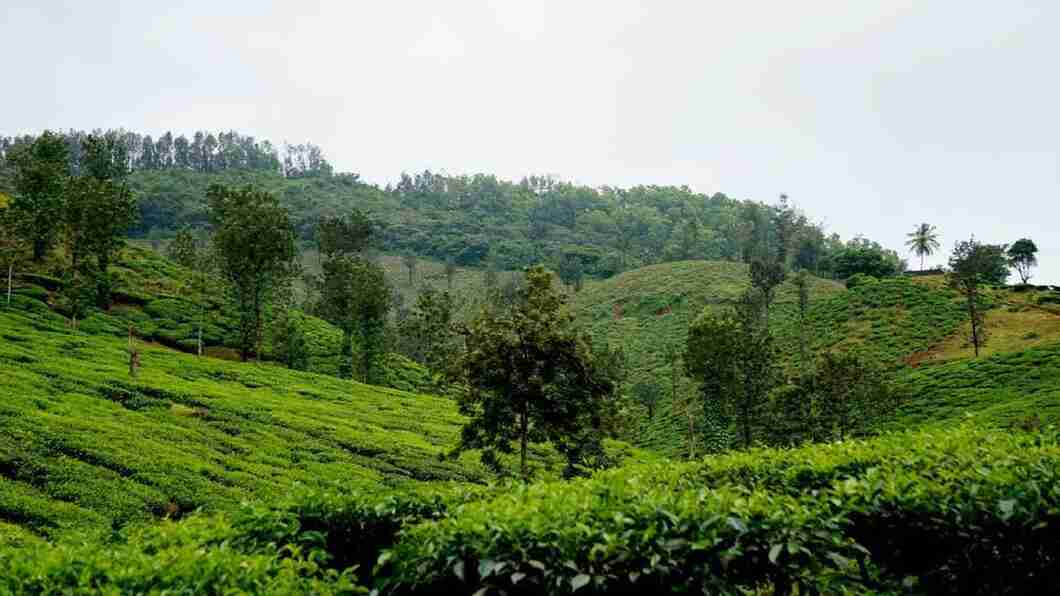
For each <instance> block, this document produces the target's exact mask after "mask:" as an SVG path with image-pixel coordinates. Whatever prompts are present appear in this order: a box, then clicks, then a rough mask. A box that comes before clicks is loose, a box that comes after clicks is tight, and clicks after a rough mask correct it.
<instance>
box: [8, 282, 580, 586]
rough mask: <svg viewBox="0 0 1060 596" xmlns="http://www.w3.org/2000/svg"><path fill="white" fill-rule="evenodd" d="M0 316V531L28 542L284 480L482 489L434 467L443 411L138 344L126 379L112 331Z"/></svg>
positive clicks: (215, 507) (460, 467)
mask: <svg viewBox="0 0 1060 596" xmlns="http://www.w3.org/2000/svg"><path fill="white" fill-rule="evenodd" d="M34 304H37V305H40V308H39V309H36V308H34V306H33V305H34ZM13 305H14V306H16V307H17V310H16V309H12V310H6V311H2V312H0V334H2V335H3V337H4V338H5V340H4V342H2V343H0V364H2V365H3V368H4V370H5V371H7V374H6V376H5V393H4V395H5V397H4V400H3V403H2V405H0V418H2V419H3V428H4V432H2V433H0V470H3V474H0V518H2V519H4V520H7V521H11V522H14V523H16V524H18V525H20V526H23V527H26V528H28V529H30V530H32V531H33V532H35V533H37V534H40V535H44V536H48V537H58V536H60V535H63V534H66V533H68V532H71V531H93V532H95V531H103V530H107V531H109V529H110V528H112V527H114V528H117V527H120V526H123V525H125V524H128V523H130V522H140V521H150V520H152V519H154V518H156V517H162V516H166V515H169V516H171V517H181V516H184V515H187V514H189V513H191V512H192V511H195V510H196V509H199V508H202V509H205V510H207V511H211V512H216V511H228V510H233V509H234V508H236V507H238V505H239V503H240V502H241V501H244V500H247V499H252V498H254V499H265V500H274V499H277V498H279V497H280V496H282V495H284V494H286V493H287V492H288V491H289V490H290V487H291V485H292V484H293V483H296V482H301V483H303V484H306V485H308V486H311V487H312V486H317V487H320V486H324V485H326V484H328V483H331V482H333V481H336V480H351V479H360V480H362V481H364V482H367V483H369V484H375V485H378V484H382V483H385V484H390V485H395V486H397V485H403V484H404V483H408V482H410V481H434V480H456V481H461V482H482V481H484V480H485V479H486V477H487V475H486V472H485V470H483V469H482V468H481V467H480V466H479V465H478V464H477V462H475V461H473V459H472V458H470V457H468V458H463V459H462V460H460V461H456V462H453V461H449V460H446V459H441V458H440V457H439V456H440V455H443V454H445V453H447V452H448V451H449V450H450V449H451V447H452V446H453V445H454V444H456V442H457V441H458V439H459V434H460V427H461V425H462V424H463V423H464V421H465V419H464V418H463V417H462V416H460V415H459V413H458V411H457V408H456V406H455V405H454V404H453V403H452V401H451V400H449V399H445V398H440V397H431V396H426V395H418V394H411V393H405V392H402V391H396V390H392V389H382V388H377V387H370V386H366V385H361V384H358V383H352V382H349V381H343V380H340V379H337V378H335V377H333V376H327V375H320V374H313V373H306V372H299V371H294V370H288V369H285V368H282V367H279V366H275V365H269V364H247V365H242V364H239V363H236V362H228V361H225V360H220V359H215V358H196V357H195V356H190V355H184V354H181V353H179V352H174V351H172V350H169V349H166V348H162V347H160V346H157V345H152V344H149V343H144V344H141V345H140V351H141V363H142V368H141V371H140V375H139V377H138V378H137V379H135V380H130V379H129V378H128V375H127V362H128V354H127V351H126V350H127V340H126V337H125V333H126V330H125V329H124V328H118V329H115V330H114V334H113V335H111V334H109V333H105V332H102V331H92V332H90V331H89V330H90V329H94V327H95V326H96V325H98V323H99V322H100V318H99V316H98V315H92V316H90V317H89V318H88V319H86V320H84V321H83V322H82V324H81V325H80V331H79V332H77V333H74V332H72V331H71V330H70V329H69V328H68V326H67V325H66V322H65V321H64V320H63V318H62V317H60V316H59V315H57V314H55V313H53V312H51V311H50V310H49V309H48V308H47V306H45V305H43V304H41V303H39V302H37V301H36V300H33V299H30V298H25V297H23V296H21V295H19V294H16V295H15V297H14V300H13ZM542 465H547V466H550V468H549V469H550V470H551V471H552V473H553V474H554V475H558V474H559V472H560V469H559V468H560V465H561V462H555V461H552V460H547V459H546V461H543V462H542ZM0 591H2V589H0Z"/></svg>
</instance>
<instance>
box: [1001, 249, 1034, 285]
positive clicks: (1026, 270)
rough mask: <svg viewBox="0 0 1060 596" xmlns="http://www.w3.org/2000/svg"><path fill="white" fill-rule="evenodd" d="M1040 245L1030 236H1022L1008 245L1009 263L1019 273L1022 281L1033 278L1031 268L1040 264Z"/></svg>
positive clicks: (1025, 281)
mask: <svg viewBox="0 0 1060 596" xmlns="http://www.w3.org/2000/svg"><path fill="white" fill-rule="evenodd" d="M1037 254H1038V247H1037V246H1035V244H1034V241H1033V240H1031V239H1030V238H1020V239H1019V240H1017V241H1016V242H1014V243H1013V244H1012V246H1010V247H1008V264H1009V266H1010V267H1012V268H1013V269H1015V270H1016V273H1019V276H1020V283H1023V284H1026V283H1027V282H1028V281H1030V279H1031V268H1033V267H1035V266H1036V265H1038V257H1037Z"/></svg>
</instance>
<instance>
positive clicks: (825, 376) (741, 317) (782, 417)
mask: <svg viewBox="0 0 1060 596" xmlns="http://www.w3.org/2000/svg"><path fill="white" fill-rule="evenodd" d="M855 250H860V249H859V248H857V247H855ZM788 252H789V251H788V250H787V247H785V246H784V245H783V244H778V245H777V246H776V247H775V249H774V250H773V251H772V252H771V253H767V254H765V255H763V257H762V258H756V259H755V260H754V261H753V262H752V263H751V267H750V268H749V282H750V284H749V286H750V287H749V288H748V289H747V290H746V291H745V292H744V293H743V294H742V295H741V296H740V298H739V300H737V301H736V303H735V304H734V305H733V306H732V308H731V309H729V310H727V311H721V312H715V311H712V310H707V311H704V312H703V313H702V314H701V315H700V316H699V317H698V318H697V319H696V320H695V321H693V323H692V324H691V325H690V327H689V330H688V336H687V339H686V346H685V351H684V354H683V355H682V357H683V361H684V364H685V367H684V368H685V373H686V374H687V375H688V376H689V377H690V378H691V379H692V380H693V381H694V382H695V384H696V386H697V388H698V396H699V400H700V407H701V408H702V414H703V415H702V419H703V420H704V422H705V424H706V425H707V427H706V428H703V429H701V432H700V436H701V437H702V439H703V441H704V448H705V449H707V450H710V451H720V450H724V449H726V448H729V447H730V446H732V445H734V444H735V445H739V446H742V447H744V448H746V447H750V446H751V445H753V444H755V443H767V444H775V445H792V444H797V443H801V442H805V441H821V440H831V439H836V438H838V439H842V438H844V437H848V436H853V435H857V434H862V433H865V432H868V431H869V430H871V429H872V428H873V427H874V425H876V424H877V423H878V421H879V420H880V419H881V418H882V417H884V416H886V415H888V414H890V413H891V412H893V410H894V408H895V407H897V401H896V400H895V399H892V398H891V396H892V394H893V390H892V389H891V386H890V384H889V382H888V380H887V378H886V375H884V374H883V371H882V370H881V369H879V368H878V367H877V366H876V365H875V364H874V363H872V362H870V361H868V360H866V359H864V358H863V357H861V356H859V355H857V354H855V353H845V354H838V355H837V354H830V353H825V354H821V355H820V356H819V357H815V356H814V355H812V354H811V353H810V350H809V338H808V337H807V328H806V322H807V319H808V314H809V309H810V294H809V288H810V284H809V278H808V275H807V271H806V270H805V269H803V270H801V271H799V272H798V273H797V274H796V275H795V277H794V285H795V287H796V288H797V289H798V293H799V296H798V307H799V312H798V319H797V321H798V332H799V341H798V353H797V354H794V355H793V356H794V357H795V358H794V359H793V360H794V362H795V363H796V364H795V366H789V367H787V368H785V367H784V366H783V365H782V364H781V363H782V355H781V354H780V353H779V349H778V347H777V344H776V341H775V338H774V336H773V333H772V330H771V329H770V319H769V309H770V305H771V303H772V302H773V300H774V296H775V291H776V288H777V287H778V286H779V285H780V284H781V283H783V282H784V280H785V279H786V278H787V277H788V262H789V259H788V257H787V255H788ZM858 273H861V272H860V271H859V272H858ZM675 370H677V369H676V367H675ZM693 433H694V429H693V428H691V427H690V429H689V434H690V436H689V445H690V450H692V449H694V441H695V435H694V434H693Z"/></svg>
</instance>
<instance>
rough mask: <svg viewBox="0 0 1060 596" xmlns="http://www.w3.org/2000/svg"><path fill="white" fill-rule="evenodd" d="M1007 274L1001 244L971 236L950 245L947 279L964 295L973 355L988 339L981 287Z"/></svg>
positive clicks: (1003, 277)
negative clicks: (990, 242)
mask: <svg viewBox="0 0 1060 596" xmlns="http://www.w3.org/2000/svg"><path fill="white" fill-rule="evenodd" d="M1007 276H1008V267H1007V262H1006V259H1005V247H1004V246H1001V245H991V244H981V243H979V242H978V241H976V239H975V238H972V239H971V240H962V241H960V242H957V244H956V245H955V246H954V247H953V254H952V255H950V271H949V273H948V274H947V282H948V283H949V285H950V287H952V288H954V289H956V290H957V291H959V292H960V293H961V294H962V295H963V296H964V299H965V304H966V305H967V308H968V319H969V320H970V321H971V325H972V334H971V341H972V346H973V347H974V348H975V355H976V357H978V356H979V348H981V347H982V346H983V345H984V344H985V343H986V339H987V338H986V326H985V315H984V312H983V310H984V307H983V305H982V304H981V303H980V302H981V289H980V288H981V286H983V285H985V284H998V283H1004V280H1005V277H1007Z"/></svg>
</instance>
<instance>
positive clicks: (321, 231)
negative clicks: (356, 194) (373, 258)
mask: <svg viewBox="0 0 1060 596" xmlns="http://www.w3.org/2000/svg"><path fill="white" fill-rule="evenodd" d="M376 228H377V226H376V224H375V222H373V221H372V220H371V219H369V218H368V216H367V215H365V213H364V212H363V211H361V210H359V209H356V208H355V209H352V210H350V212H349V214H347V215H346V216H345V217H326V218H324V219H323V220H322V221H321V222H320V223H319V224H318V225H317V230H316V237H317V248H318V250H319V251H320V254H321V255H323V256H324V257H325V258H331V257H335V256H341V255H354V254H358V253H361V252H363V251H364V250H365V249H366V248H368V246H369V245H370V244H371V242H372V239H373V238H374V237H375V235H376V231H377V230H376Z"/></svg>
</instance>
